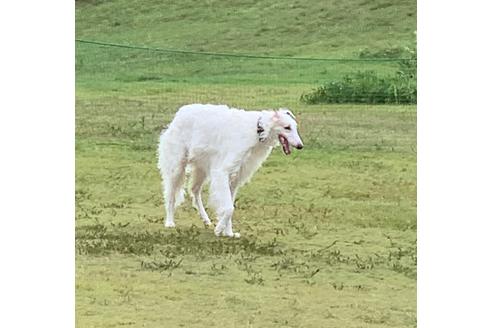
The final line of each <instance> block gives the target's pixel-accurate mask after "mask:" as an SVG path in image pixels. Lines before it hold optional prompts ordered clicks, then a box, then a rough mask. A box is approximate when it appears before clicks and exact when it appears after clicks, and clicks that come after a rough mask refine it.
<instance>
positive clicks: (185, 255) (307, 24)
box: [76, 0, 416, 327]
mask: <svg viewBox="0 0 492 328" xmlns="http://www.w3.org/2000/svg"><path fill="white" fill-rule="evenodd" d="M144 3H145V5H143V2H137V1H128V0H127V1H123V0H119V1H105V2H103V1H97V0H93V1H77V36H78V37H83V38H87V39H97V40H106V41H112V42H128V43H135V44H147V45H152V46H161V47H169V48H171V47H172V48H186V49H190V50H204V51H211V50H212V51H214V50H220V51H221V52H248V53H264V54H276V55H278V54H280V55H298V56H323V57H335V56H337V57H338V56H344V57H356V56H357V53H358V49H359V48H364V47H368V48H370V49H373V50H374V51H379V50H381V49H385V48H392V47H398V46H404V45H405V44H409V43H411V41H412V40H411V38H412V37H413V35H412V34H411V32H412V31H413V30H414V29H415V21H414V17H411V16H408V15H407V14H408V13H413V14H414V13H415V3H413V2H398V3H395V4H393V5H390V3H389V2H387V1H373V2H367V1H346V2H345V1H344V2H342V3H340V2H334V1H333V2H331V1H330V2H323V4H325V5H326V8H324V10H323V11H322V10H321V9H323V8H320V6H322V4H321V3H318V2H314V1H313V2H300V1H299V2H295V1H285V2H281V3H278V4H276V3H275V2H273V1H272V2H270V1H262V2H259V3H256V2H252V1H251V2H246V1H244V2H242V4H237V5H234V6H232V5H230V4H228V2H225V1H219V2H203V3H200V2H196V3H195V2H194V3H193V4H191V2H190V3H187V2H186V1H185V2H179V5H178V2H172V3H164V4H163V3H162V2H161V1H146V2H144ZM205 3H208V4H209V6H211V5H212V4H214V3H215V6H214V9H213V10H211V7H204V6H205ZM217 3H220V4H223V6H218V5H217ZM371 8H372V9H371ZM342 9H343V10H342ZM227 13H229V15H227ZM303 13H304V14H303ZM354 13H356V15H354ZM323 15H326V17H324V16H323ZM212 18H213V19H212ZM253 18H254V19H253ZM296 18H297V19H296ZM293 22H297V23H295V24H291V23H293ZM116 23H118V24H116ZM390 32H391V33H390ZM238 33H240V34H241V37H237V34H238ZM255 33H258V35H256V36H255ZM263 43H264V44H265V45H262V44H263ZM332 44H333V45H335V44H337V45H338V46H331V45H332ZM76 60H77V71H76V72H77V81H76V83H77V85H76V250H77V254H76V322H77V326H79V327H116V326H132V327H142V326H145V327H217V326H222V327H369V326H370V327H414V326H415V325H416V152H415V147H416V110H415V106H390V105H387V106H369V105H306V104H302V103H300V102H299V97H300V95H301V94H302V93H304V92H306V91H308V90H310V89H312V88H314V87H316V86H317V85H318V84H319V82H320V81H324V79H325V78H327V77H330V76H335V77H336V76H341V75H343V74H345V73H346V72H347V71H352V70H354V71H355V70H358V69H360V67H359V66H356V67H355V66H353V65H350V64H343V65H341V64H330V65H327V66H323V67H320V66H319V63H311V62H306V63H292V62H287V61H286V62H278V61H258V60H256V61H252V60H236V61H232V60H225V59H211V58H208V57H200V56H174V55H173V56H170V55H162V54H156V53H148V52H145V51H131V50H123V49H112V48H105V47H97V46H88V45H80V44H78V45H77V58H76ZM371 65H373V66H375V68H374V69H377V71H378V72H381V74H383V73H384V72H385V70H386V69H387V70H388V71H389V70H392V69H393V68H392V67H390V66H391V64H371ZM192 102H211V103H226V104H230V105H233V106H238V107H243V108H248V109H260V108H274V107H275V108H276V107H280V106H282V107H289V108H291V109H292V110H293V111H294V112H295V113H296V115H297V116H298V118H299V121H300V132H301V134H302V135H303V138H304V142H305V149H303V150H302V151H296V152H294V153H293V154H292V155H291V156H289V157H286V156H284V155H282V154H281V151H280V150H278V149H277V150H275V151H274V152H273V154H272V155H271V157H270V158H269V159H268V160H267V161H266V162H265V164H264V166H263V167H262V168H261V169H260V170H259V171H258V173H257V174H256V175H255V176H254V178H253V180H252V182H251V183H250V184H248V185H247V186H245V187H244V188H242V189H241V190H240V192H239V197H238V201H237V204H236V211H235V215H234V224H235V229H236V230H238V231H240V232H241V235H242V237H241V239H239V240H229V239H225V238H216V237H215V236H214V235H213V231H212V230H211V229H206V228H205V227H203V226H202V225H201V221H200V219H199V217H198V214H197V213H195V210H194V209H192V208H191V205H190V202H189V201H187V202H185V204H184V206H183V207H180V209H179V210H178V213H177V217H176V222H177V226H178V228H177V229H175V230H166V229H164V228H163V225H162V222H163V219H164V210H163V204H162V200H161V190H160V177H159V174H158V171H157V169H156V146H157V139H158V135H159V132H160V130H161V129H162V127H163V126H165V125H166V124H167V123H169V122H170V120H171V119H172V116H173V114H174V112H175V111H176V109H177V108H178V107H179V106H180V105H183V104H186V103H192ZM210 214H212V212H210Z"/></svg>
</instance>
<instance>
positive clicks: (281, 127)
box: [270, 108, 304, 155]
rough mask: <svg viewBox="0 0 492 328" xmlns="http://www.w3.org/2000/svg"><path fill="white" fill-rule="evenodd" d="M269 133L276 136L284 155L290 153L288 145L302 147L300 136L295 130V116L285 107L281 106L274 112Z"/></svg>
mask: <svg viewBox="0 0 492 328" xmlns="http://www.w3.org/2000/svg"><path fill="white" fill-rule="evenodd" d="M270 133H272V134H274V135H276V136H277V138H278V141H280V144H281V145H282V150H283V151H284V154H285V155H290V153H291V151H290V146H292V147H295V148H297V149H302V148H303V147H304V144H303V143H302V140H301V136H300V135H299V132H298V131H297V122H296V118H295V116H294V114H292V112H291V111H290V110H288V109H286V108H281V109H279V110H277V111H275V112H274V114H273V117H272V128H271V132H270Z"/></svg>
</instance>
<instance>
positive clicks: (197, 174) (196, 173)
mask: <svg viewBox="0 0 492 328" xmlns="http://www.w3.org/2000/svg"><path fill="white" fill-rule="evenodd" d="M206 178H207V174H206V173H205V172H204V171H203V170H202V169H201V168H198V167H194V168H193V177H192V186H191V195H192V198H193V205H194V206H195V207H196V209H197V210H198V212H199V213H200V217H201V218H202V220H203V223H205V225H207V226H208V225H210V224H211V222H210V218H209V217H208V214H207V212H206V211H205V207H203V202H202V187H203V183H204V182H205V179H206Z"/></svg>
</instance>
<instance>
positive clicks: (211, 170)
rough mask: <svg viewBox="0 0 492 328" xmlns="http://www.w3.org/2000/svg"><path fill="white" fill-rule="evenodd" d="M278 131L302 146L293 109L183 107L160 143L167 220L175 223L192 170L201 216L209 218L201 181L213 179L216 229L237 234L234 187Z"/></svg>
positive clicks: (253, 167) (274, 141)
mask: <svg viewBox="0 0 492 328" xmlns="http://www.w3.org/2000/svg"><path fill="white" fill-rule="evenodd" d="M279 135H281V136H283V137H284V138H285V139H283V140H287V141H288V143H289V145H292V146H294V147H296V148H299V149H300V148H302V147H303V144H302V140H301V138H300V136H299V134H298V132H297V123H296V121H295V119H294V115H293V114H292V113H291V112H290V111H289V110H287V109H280V110H277V111H271V110H270V111H245V110H239V109H234V108H229V107H227V106H224V105H201V104H192V105H186V106H183V107H181V108H180V109H179V110H178V112H177V113H176V116H175V117H174V119H173V121H172V122H171V124H170V125H169V127H168V128H167V129H166V130H164V131H163V132H162V134H161V136H160V142H159V149H158V157H159V162H158V167H159V169H160V172H161V176H162V178H163V189H164V199H165V206H166V212H167V213H166V221H165V226H166V227H174V226H175V223H174V212H175V208H176V207H177V206H178V205H179V204H180V203H181V202H182V201H183V200H184V190H183V185H184V180H185V175H186V174H185V171H186V172H188V171H189V172H191V178H192V184H191V195H192V199H193V205H194V206H195V207H196V208H197V209H198V211H199V213H200V216H201V218H202V220H203V222H204V223H205V224H206V225H209V224H210V223H211V222H210V219H209V217H208V215H207V213H206V212H205V208H204V207H203V203H202V198H201V190H202V186H203V184H204V182H206V181H207V180H210V199H209V200H210V204H211V205H212V206H213V207H214V209H215V211H216V213H217V217H218V223H217V225H216V228H215V234H216V235H217V236H219V235H224V236H228V237H239V233H234V232H233V230H232V214H233V211H234V199H235V197H236V193H237V191H238V188H239V187H241V186H242V185H244V184H245V183H247V182H248V181H249V180H250V178H251V177H252V175H253V174H254V172H255V171H256V170H257V169H258V168H259V167H260V166H261V164H262V163H263V161H264V160H265V159H266V158H267V157H268V155H269V154H270V152H271V151H272V148H273V147H274V146H276V145H278V143H279V142H278V138H279ZM287 148H288V147H287ZM288 153H290V150H288V151H287V154H288Z"/></svg>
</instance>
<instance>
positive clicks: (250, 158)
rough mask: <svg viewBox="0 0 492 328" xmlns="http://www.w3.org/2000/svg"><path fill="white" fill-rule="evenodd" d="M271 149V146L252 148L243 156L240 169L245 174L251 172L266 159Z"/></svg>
mask: <svg viewBox="0 0 492 328" xmlns="http://www.w3.org/2000/svg"><path fill="white" fill-rule="evenodd" d="M271 151H272V147H265V146H261V147H254V148H252V149H251V150H250V151H249V152H248V153H247V154H246V156H245V157H244V159H243V161H242V163H241V169H240V171H243V172H244V173H246V174H249V173H252V171H255V170H256V169H258V167H259V166H260V165H261V163H263V162H264V161H265V160H266V158H267V157H268V155H269V154H270V152H271Z"/></svg>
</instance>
